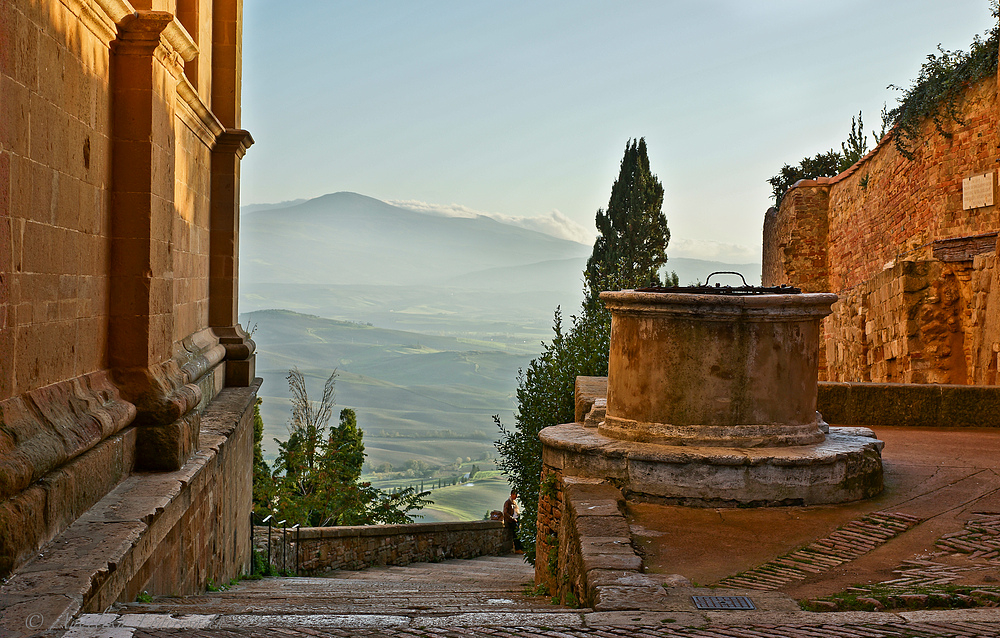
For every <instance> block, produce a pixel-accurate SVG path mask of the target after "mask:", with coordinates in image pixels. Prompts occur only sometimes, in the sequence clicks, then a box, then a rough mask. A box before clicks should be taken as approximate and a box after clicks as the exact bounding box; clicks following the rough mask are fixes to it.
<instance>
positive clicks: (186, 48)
mask: <svg viewBox="0 0 1000 638" xmlns="http://www.w3.org/2000/svg"><path fill="white" fill-rule="evenodd" d="M163 38H164V39H165V40H166V41H167V43H168V44H169V45H170V46H171V47H172V48H173V50H174V51H176V52H177V53H178V54H179V55H180V56H181V57H182V58H184V61H185V62H190V61H191V60H193V59H195V58H196V57H198V54H199V53H200V52H199V50H198V45H197V44H196V43H195V41H194V38H192V37H191V34H190V33H188V32H187V29H185V28H184V25H182V24H181V23H180V22H179V21H178V20H177V18H174V20H173V21H172V22H171V23H170V24H168V25H167V27H166V28H165V29H164V30H163Z"/></svg>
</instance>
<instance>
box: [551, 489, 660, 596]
mask: <svg viewBox="0 0 1000 638" xmlns="http://www.w3.org/2000/svg"><path fill="white" fill-rule="evenodd" d="M554 490H555V491H556V492H557V493H558V494H559V498H558V502H559V503H560V504H561V505H560V508H559V516H558V518H556V517H553V516H552V512H551V511H550V512H547V513H545V514H542V512H541V510H539V524H540V525H539V527H541V524H542V522H543V520H544V522H545V524H546V525H547V526H549V527H550V528H551V527H552V526H555V527H556V528H558V540H557V542H555V543H553V544H551V545H550V546H549V552H550V557H549V558H548V560H542V555H541V554H538V556H539V560H537V561H536V562H535V581H536V583H539V584H542V583H544V584H545V585H546V587H547V588H548V590H549V592H550V593H551V594H552V595H553V597H554V598H557V599H558V600H559V601H560V602H561V603H562V604H565V605H570V606H574V607H575V606H583V607H590V608H592V609H594V610H595V611H622V610H629V609H646V610H649V609H664V608H666V602H667V593H666V591H665V590H664V588H663V587H661V586H660V584H659V583H658V582H656V581H655V580H654V579H653V578H650V577H649V576H645V575H644V574H642V571H643V565H642V559H641V558H640V556H639V554H638V553H636V551H635V549H634V548H633V546H632V532H631V530H630V529H629V525H628V520H627V519H626V518H625V499H624V498H623V496H622V493H621V491H619V490H618V489H617V488H616V487H614V486H613V485H610V484H608V483H606V482H604V481H602V480H600V479H588V478H581V477H573V476H566V477H560V478H558V479H556V481H555V484H554Z"/></svg>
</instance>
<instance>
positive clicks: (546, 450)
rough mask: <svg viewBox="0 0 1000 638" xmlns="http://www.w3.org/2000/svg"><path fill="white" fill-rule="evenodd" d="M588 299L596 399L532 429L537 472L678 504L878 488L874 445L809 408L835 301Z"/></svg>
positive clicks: (843, 494) (753, 501)
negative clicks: (602, 360) (603, 345)
mask: <svg viewBox="0 0 1000 638" xmlns="http://www.w3.org/2000/svg"><path fill="white" fill-rule="evenodd" d="M675 290H676V289H675ZM601 300H602V301H604V303H605V305H606V306H607V307H608V309H609V310H610V311H611V315H612V321H611V351H610V360H609V369H608V380H607V397H606V403H604V402H602V401H600V400H598V401H597V402H596V404H595V407H594V409H593V410H592V411H591V414H589V415H587V418H586V419H584V422H583V423H572V424H566V425H558V426H554V427H550V428H546V429H545V430H543V431H542V432H541V439H542V444H543V462H544V464H545V465H546V466H548V470H551V471H556V472H558V473H561V474H562V475H564V476H581V477H588V478H600V479H605V480H609V481H611V482H612V483H614V484H615V485H618V486H619V487H621V489H622V491H623V493H624V494H625V495H626V496H627V497H640V498H642V497H648V498H653V499H665V500H667V501H670V502H677V503H681V504H689V505H706V506H717V505H727V504H728V505H739V506H756V505H812V504H821V503H842V502H847V501H853V500H859V499H863V498H868V497H871V496H874V495H876V494H878V493H879V492H880V491H881V490H882V460H881V449H882V446H883V443H882V442H881V441H878V440H877V439H875V436H874V434H873V433H872V432H871V430H868V429H866V428H828V427H827V426H826V424H825V423H823V421H822V418H821V417H820V415H819V414H818V413H817V412H816V393H817V389H816V388H817V375H818V350H819V328H820V326H819V323H820V320H821V319H822V318H823V317H825V316H826V315H828V314H830V306H831V304H833V303H834V302H835V301H836V300H837V296H836V295H833V294H726V295H711V294H683V293H680V292H640V291H634V290H626V291H619V292H604V293H601ZM604 406H606V413H604V414H602V413H601V412H602V410H604V409H605V407H604ZM595 426H596V427H595Z"/></svg>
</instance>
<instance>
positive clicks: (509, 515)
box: [503, 490, 523, 554]
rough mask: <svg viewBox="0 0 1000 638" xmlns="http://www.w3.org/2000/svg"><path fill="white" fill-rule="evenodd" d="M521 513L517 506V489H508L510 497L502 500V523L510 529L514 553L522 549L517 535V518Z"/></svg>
mask: <svg viewBox="0 0 1000 638" xmlns="http://www.w3.org/2000/svg"><path fill="white" fill-rule="evenodd" d="M520 515H521V509H520V508H519V507H518V506H517V491H516V490H511V491H510V498H508V499H507V500H506V501H504V504H503V525H504V527H506V528H507V529H509V530H510V531H511V533H512V534H513V535H514V553H515V554H521V553H523V550H522V549H521V539H519V538H518V537H517V529H518V522H517V519H518V517H520Z"/></svg>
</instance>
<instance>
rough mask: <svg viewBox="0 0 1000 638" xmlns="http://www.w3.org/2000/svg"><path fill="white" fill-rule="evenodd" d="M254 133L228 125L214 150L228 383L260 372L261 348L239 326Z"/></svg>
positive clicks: (218, 321)
mask: <svg viewBox="0 0 1000 638" xmlns="http://www.w3.org/2000/svg"><path fill="white" fill-rule="evenodd" d="M251 144H253V137H251V136H250V133H248V132H247V131H244V130H242V129H227V130H226V131H224V132H223V133H222V134H221V135H219V137H218V139H217V140H216V143H215V147H214V148H213V149H212V222H211V224H212V227H211V241H210V251H211V257H210V262H209V263H210V266H209V268H210V271H209V288H208V296H209V301H208V322H209V325H211V326H212V329H213V330H214V331H215V334H216V335H218V337H219V343H221V344H222V345H223V346H225V348H226V385H227V386H240V387H245V386H248V385H250V383H251V382H252V381H253V379H254V375H255V365H254V361H255V354H254V350H255V348H256V346H255V345H254V342H253V341H252V340H251V339H250V337H249V335H247V334H246V332H244V331H243V328H242V327H241V326H240V324H239V316H238V312H239V310H238V298H239V253H240V245H239V236H240V160H241V159H242V158H243V156H244V155H245V154H246V151H247V149H248V148H250V145H251Z"/></svg>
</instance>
